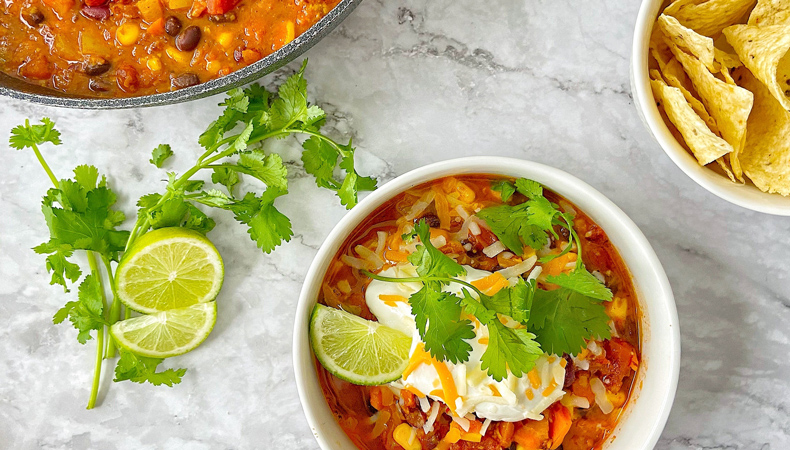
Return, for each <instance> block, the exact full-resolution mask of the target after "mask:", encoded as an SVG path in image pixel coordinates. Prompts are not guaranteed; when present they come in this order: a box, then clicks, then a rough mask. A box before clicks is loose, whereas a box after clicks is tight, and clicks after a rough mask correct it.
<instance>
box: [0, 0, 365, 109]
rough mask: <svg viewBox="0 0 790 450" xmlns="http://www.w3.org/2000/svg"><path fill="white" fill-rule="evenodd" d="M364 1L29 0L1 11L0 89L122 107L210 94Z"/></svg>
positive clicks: (64, 102)
mask: <svg viewBox="0 0 790 450" xmlns="http://www.w3.org/2000/svg"><path fill="white" fill-rule="evenodd" d="M360 1H361V0H295V1H292V2H281V1H276V0H30V1H24V2H11V3H10V4H8V5H7V6H6V8H5V11H3V12H0V95H5V96H9V97H13V98H16V99H20V100H25V101H32V102H36V103H41V104H45V105H49V106H60V107H69V108H83V109H118V108H136V107H143V106H157V105H166V104H172V103H179V102H184V101H189V100H194V99H198V98H202V97H207V96H210V95H213V94H217V93H220V92H223V91H226V90H229V89H231V88H234V87H238V86H241V85H243V84H246V83H249V82H251V81H254V80H256V79H258V78H260V77H262V76H263V75H266V74H268V73H270V72H272V71H274V70H276V69H278V68H280V67H282V66H283V65H285V64H287V63H289V62H290V61H292V60H293V59H295V58H296V57H298V56H299V55H301V54H302V53H304V52H305V51H307V50H308V49H309V48H310V47H312V46H313V45H315V44H316V43H317V42H318V41H319V40H321V39H322V38H323V37H324V36H326V35H327V34H328V33H329V32H330V31H331V30H332V29H334V27H336V26H337V25H338V24H339V23H340V22H341V21H343V19H345V18H346V17H347V16H348V15H349V14H350V13H351V11H353V9H354V8H355V7H356V6H357V5H358V4H359V3H360Z"/></svg>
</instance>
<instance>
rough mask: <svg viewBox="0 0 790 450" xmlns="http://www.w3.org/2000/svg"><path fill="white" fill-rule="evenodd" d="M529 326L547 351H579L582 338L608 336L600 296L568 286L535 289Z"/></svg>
mask: <svg viewBox="0 0 790 450" xmlns="http://www.w3.org/2000/svg"><path fill="white" fill-rule="evenodd" d="M529 329H530V330H532V331H533V332H534V333H535V335H536V340H537V341H538V342H539V343H540V346H541V347H542V348H543V350H544V351H546V352H547V353H549V354H555V355H562V354H563V353H568V354H570V355H576V354H578V353H579V352H580V351H581V350H582V349H583V348H584V347H585V345H586V343H585V339H593V338H596V339H609V338H610V337H611V332H610V330H609V316H608V315H607V314H606V309H605V308H604V306H603V304H602V303H601V301H600V300H596V299H594V298H591V297H588V296H586V295H583V294H580V293H578V292H576V291H573V290H571V289H568V288H564V287H563V288H560V289H557V290H553V291H544V290H542V289H538V290H537V291H535V298H534V301H533V304H532V311H531V314H530V318H529Z"/></svg>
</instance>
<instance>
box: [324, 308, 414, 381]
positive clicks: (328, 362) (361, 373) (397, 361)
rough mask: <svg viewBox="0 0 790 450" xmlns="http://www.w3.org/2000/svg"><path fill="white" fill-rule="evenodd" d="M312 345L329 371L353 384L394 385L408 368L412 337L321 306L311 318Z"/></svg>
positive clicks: (376, 323) (338, 310)
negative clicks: (391, 383) (392, 382)
mask: <svg viewBox="0 0 790 450" xmlns="http://www.w3.org/2000/svg"><path fill="white" fill-rule="evenodd" d="M310 343H311V344H312V346H313V352H314V353H315V356H316V357H317V358H318V361H319V362H320V363H321V365H322V366H324V368H325V369H326V370H328V371H329V372H330V373H331V374H332V375H334V376H336V377H338V378H340V379H343V380H346V381H348V382H350V383H354V384H359V385H376V384H384V383H389V382H390V381H395V380H397V379H398V378H400V376H401V374H402V373H403V371H404V370H406V366H408V364H409V349H410V348H411V337H410V336H406V335H405V334H403V333H401V332H400V331H398V330H394V329H392V328H389V327H386V326H384V325H381V324H380V323H378V322H372V321H370V320H365V319H363V318H361V317H358V316H355V315H353V314H350V313H347V312H345V311H342V310H340V309H336V308H329V307H327V306H324V305H320V304H319V305H316V306H315V309H314V310H313V315H312V317H311V318H310Z"/></svg>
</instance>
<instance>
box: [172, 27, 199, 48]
mask: <svg viewBox="0 0 790 450" xmlns="http://www.w3.org/2000/svg"><path fill="white" fill-rule="evenodd" d="M198 43H200V28H198V27H196V26H191V27H187V28H186V29H185V30H184V31H182V32H181V34H179V35H178V37H177V38H176V48H177V49H179V50H181V51H182V52H189V51H192V50H194V49H195V48H196V47H197V46H198Z"/></svg>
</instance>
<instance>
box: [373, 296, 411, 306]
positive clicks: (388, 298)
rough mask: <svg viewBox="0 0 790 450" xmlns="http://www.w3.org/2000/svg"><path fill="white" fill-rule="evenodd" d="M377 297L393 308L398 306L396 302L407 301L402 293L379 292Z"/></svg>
mask: <svg viewBox="0 0 790 450" xmlns="http://www.w3.org/2000/svg"><path fill="white" fill-rule="evenodd" d="M379 298H380V299H381V301H382V302H384V304H385V305H387V306H391V307H393V308H394V307H396V306H398V303H409V299H407V298H406V297H404V296H402V295H389V294H381V295H379Z"/></svg>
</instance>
